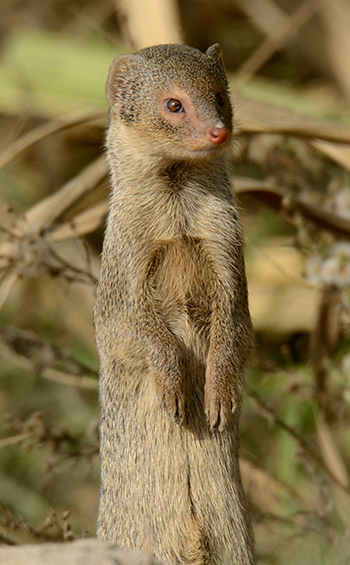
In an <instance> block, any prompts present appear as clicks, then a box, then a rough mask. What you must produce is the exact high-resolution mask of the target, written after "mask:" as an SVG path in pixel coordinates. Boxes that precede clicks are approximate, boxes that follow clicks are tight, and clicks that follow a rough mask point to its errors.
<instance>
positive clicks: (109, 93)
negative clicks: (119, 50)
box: [106, 55, 136, 106]
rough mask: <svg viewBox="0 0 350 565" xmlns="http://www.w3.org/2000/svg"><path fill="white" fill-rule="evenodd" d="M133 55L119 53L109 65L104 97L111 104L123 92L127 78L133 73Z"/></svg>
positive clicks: (112, 104)
mask: <svg viewBox="0 0 350 565" xmlns="http://www.w3.org/2000/svg"><path fill="white" fill-rule="evenodd" d="M135 59H136V57H135V55H120V56H119V57H117V58H116V59H114V61H113V63H112V64H111V66H110V69H109V73H108V78H107V82H106V98H107V100H108V102H109V103H110V105H111V106H114V104H115V103H116V101H117V100H118V99H120V98H121V96H122V94H123V92H124V93H125V89H126V85H127V82H128V79H129V78H130V77H131V76H134V75H135V72H133V70H134V68H135V66H136V65H135V63H136V61H135Z"/></svg>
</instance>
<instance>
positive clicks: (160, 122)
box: [106, 44, 232, 160]
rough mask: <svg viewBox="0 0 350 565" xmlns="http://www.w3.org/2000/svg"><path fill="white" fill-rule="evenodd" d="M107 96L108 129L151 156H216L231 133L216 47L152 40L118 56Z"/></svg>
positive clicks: (224, 85)
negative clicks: (168, 43)
mask: <svg viewBox="0 0 350 565" xmlns="http://www.w3.org/2000/svg"><path fill="white" fill-rule="evenodd" d="M106 96H107V99H108V101H109V103H110V106H111V123H110V124H111V125H110V127H111V128H114V126H115V128H116V130H115V131H116V132H117V131H118V136H119V139H120V136H121V135H122V136H124V137H123V141H125V143H128V142H129V143H130V146H132V147H133V148H135V143H136V142H137V140H138V143H141V144H142V149H143V150H144V149H145V146H144V144H146V145H147V151H148V152H149V154H150V155H151V156H152V157H157V156H159V157H163V158H164V157H167V158H169V159H171V160H174V159H180V160H181V159H185V160H186V159H190V160H193V159H201V158H206V159H207V158H210V157H214V156H216V155H218V154H219V153H220V152H222V150H223V149H224V148H225V147H227V145H228V143H229V140H230V137H231V133H232V107H231V103H230V99H229V95H228V84H227V78H226V73H225V69H224V64H223V59H222V54H221V49H220V46H219V45H218V44H215V45H212V46H211V47H209V49H208V50H207V51H206V53H202V52H201V51H198V50H197V49H193V48H191V47H187V46H186V45H177V44H174V45H171V44H170V45H156V46H154V47H148V48H146V49H141V50H140V51H137V52H136V53H135V54H134V55H121V56H120V57H117V58H116V59H115V60H114V61H113V63H112V65H111V68H110V71H109V76H108V80H107V84H106Z"/></svg>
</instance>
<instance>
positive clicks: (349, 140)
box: [231, 90, 350, 144]
mask: <svg viewBox="0 0 350 565" xmlns="http://www.w3.org/2000/svg"><path fill="white" fill-rule="evenodd" d="M231 100H232V104H233V105H234V108H235V116H236V123H235V126H236V127H235V133H236V135H239V134H240V133H248V134H252V133H276V134H277V133H280V134H285V135H293V136H296V137H302V138H305V139H322V140H324V141H332V142H334V143H346V144H350V127H349V126H348V125H345V124H338V123H336V122H331V121H329V120H321V119H317V118H313V117H310V116H308V115H305V114H302V113H299V112H295V111H293V110H290V109H288V108H284V107H282V106H278V105H276V104H269V103H268V102H262V101H261V100H254V99H247V98H246V97H244V96H242V94H240V93H239V91H237V90H232V91H231Z"/></svg>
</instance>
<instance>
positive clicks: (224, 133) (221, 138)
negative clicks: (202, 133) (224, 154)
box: [207, 128, 228, 145]
mask: <svg viewBox="0 0 350 565" xmlns="http://www.w3.org/2000/svg"><path fill="white" fill-rule="evenodd" d="M207 137H208V139H209V141H211V142H212V143H215V144H216V145H220V144H221V143H224V142H225V141H226V139H227V138H228V129H227V128H213V129H208V131H207Z"/></svg>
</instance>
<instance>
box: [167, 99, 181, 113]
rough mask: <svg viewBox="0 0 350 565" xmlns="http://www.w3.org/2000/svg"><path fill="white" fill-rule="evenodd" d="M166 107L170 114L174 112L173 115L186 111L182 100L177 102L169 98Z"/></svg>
mask: <svg viewBox="0 0 350 565" xmlns="http://www.w3.org/2000/svg"><path fill="white" fill-rule="evenodd" d="M165 107H166V109H167V110H169V112H172V113H173V114H175V113H178V112H183V111H184V108H183V106H182V104H181V102H180V100H175V98H169V100H167V101H166V102H165Z"/></svg>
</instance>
